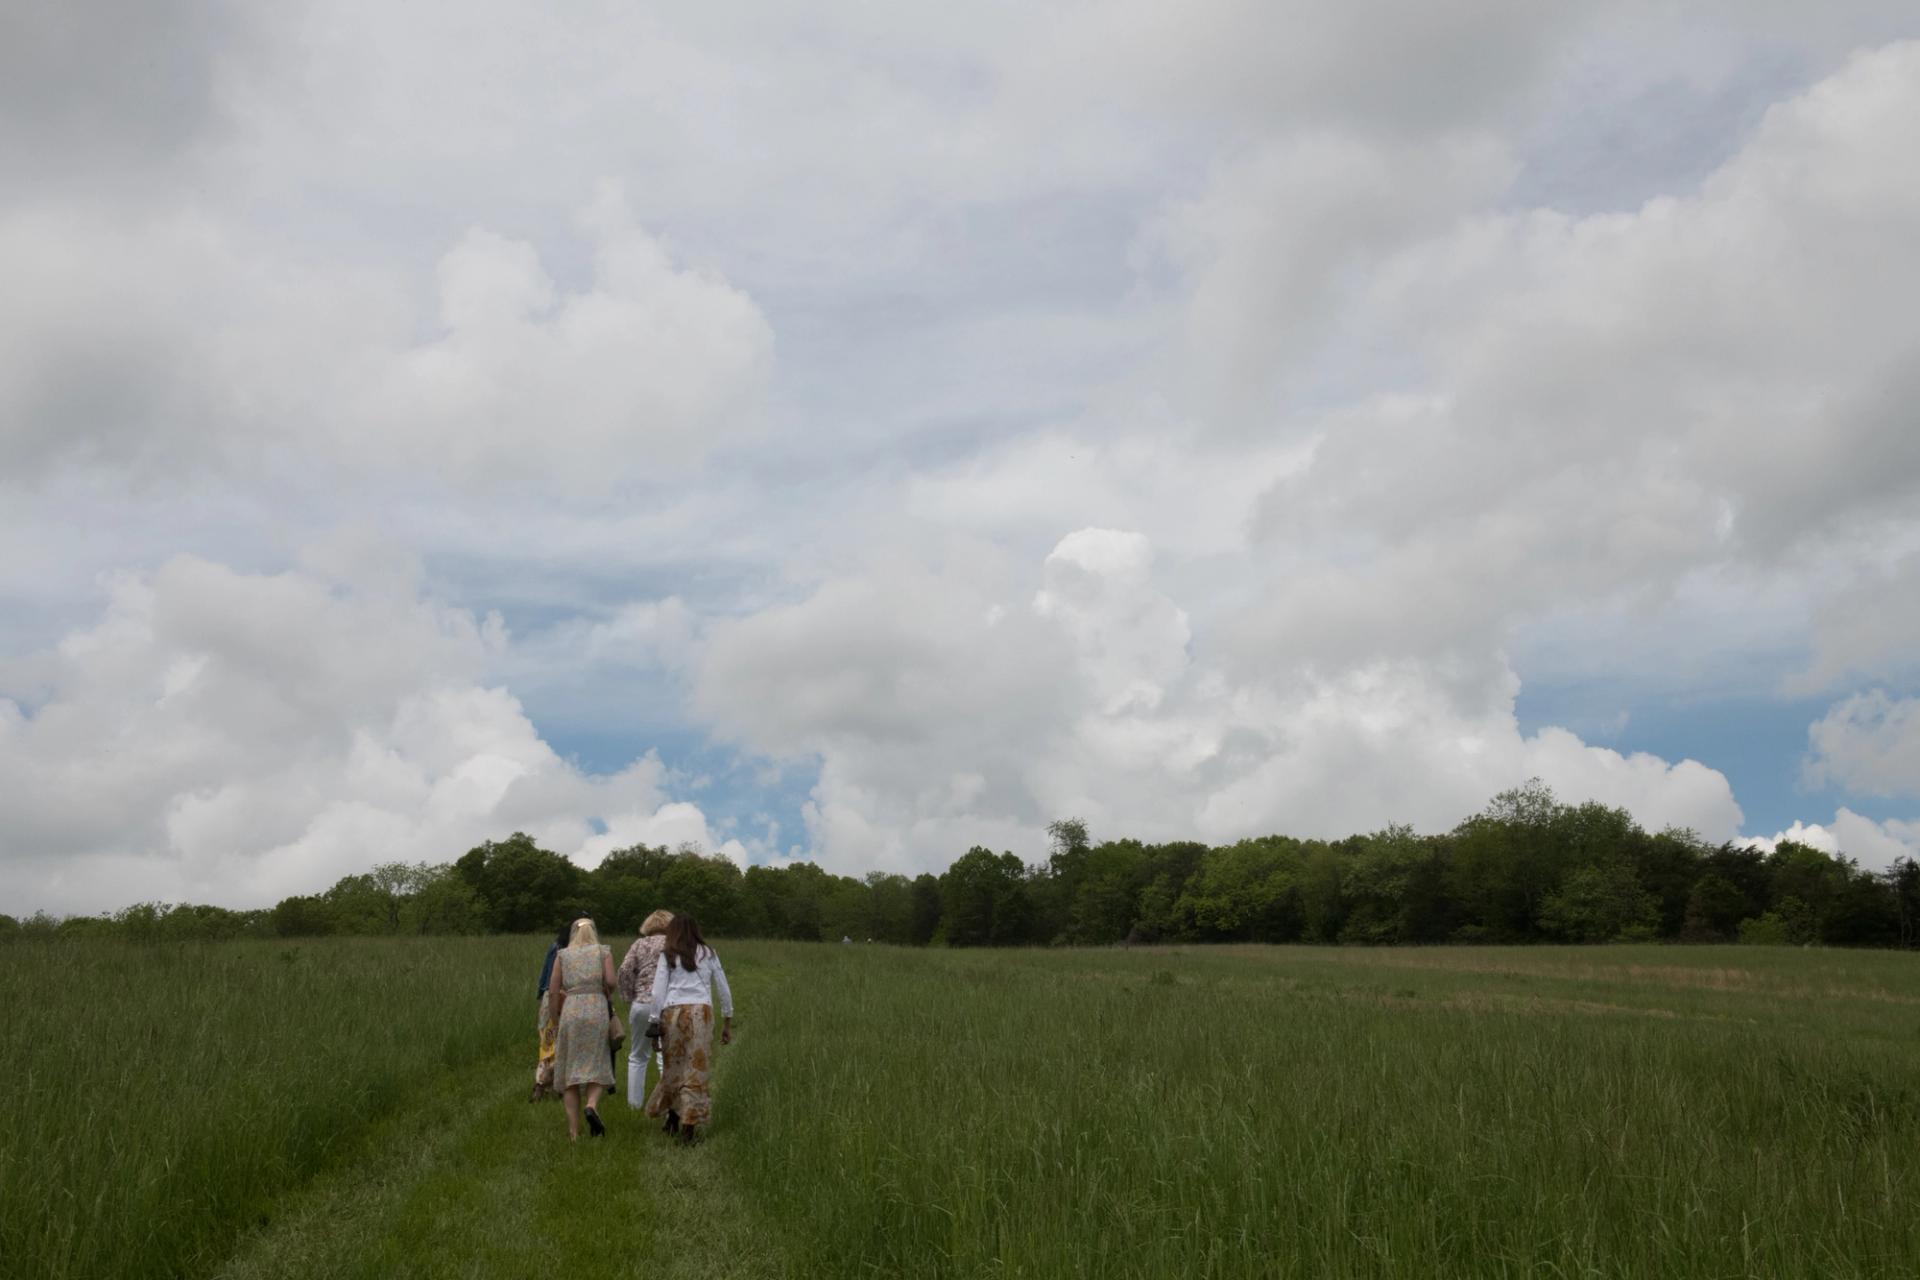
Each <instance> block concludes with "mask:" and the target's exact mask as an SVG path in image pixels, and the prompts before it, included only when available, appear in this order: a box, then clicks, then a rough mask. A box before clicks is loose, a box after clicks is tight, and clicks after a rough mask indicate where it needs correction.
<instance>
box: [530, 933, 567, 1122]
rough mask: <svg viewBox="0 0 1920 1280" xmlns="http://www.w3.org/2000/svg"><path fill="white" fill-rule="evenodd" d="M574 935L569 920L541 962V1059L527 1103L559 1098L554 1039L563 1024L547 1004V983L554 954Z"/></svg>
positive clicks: (538, 1015)
mask: <svg viewBox="0 0 1920 1280" xmlns="http://www.w3.org/2000/svg"><path fill="white" fill-rule="evenodd" d="M572 932H573V920H572V919H571V918H569V919H568V920H567V922H566V923H565V924H563V925H561V926H560V932H558V933H556V934H554V935H553V941H552V942H550V943H548V944H547V958H546V959H544V960H542V961H541V962H540V1005H539V1009H538V1010H537V1013H536V1020H535V1022H534V1026H535V1027H536V1028H537V1029H538V1032H539V1036H540V1056H539V1057H538V1058H535V1059H534V1063H533V1094H532V1096H531V1097H529V1098H528V1099H527V1101H528V1102H539V1101H540V1100H541V1099H543V1098H557V1097H559V1096H560V1091H559V1090H558V1089H556V1088H554V1087H553V1037H554V1033H555V1032H557V1031H558V1030H559V1029H560V1021H559V1019H558V1018H557V1017H555V1016H554V1012H553V1008H552V1005H551V1004H550V1002H549V1001H548V1000H547V980H548V979H549V978H550V977H551V976H552V974H553V957H554V954H555V953H556V952H558V951H559V950H560V948H562V947H564V946H566V945H567V936H568V935H569V934H571V933H572Z"/></svg>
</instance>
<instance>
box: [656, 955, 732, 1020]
mask: <svg viewBox="0 0 1920 1280" xmlns="http://www.w3.org/2000/svg"><path fill="white" fill-rule="evenodd" d="M709 988H711V989H712V991H713V992H714V993H715V994H717V995H718V996H719V997H720V1016H721V1017H723V1018H731V1017H732V1016H733V992H732V991H730V990H728V988H727V971H726V970H725V969H722V968H721V967H720V957H719V956H717V955H715V954H713V948H712V947H701V948H700V950H699V951H698V952H696V953H695V954H694V966H693V968H692V969H682V968H681V967H680V966H679V964H678V962H677V961H673V960H669V959H668V958H667V957H666V956H661V957H660V963H659V964H658V965H656V966H654V970H653V1007H654V1009H655V1010H656V1011H657V1010H661V1009H669V1008H672V1007H673V1006H674V1005H676V1004H711V1003H713V1001H712V999H711V998H710V997H709V996H708V994H707V992H708V989H709Z"/></svg>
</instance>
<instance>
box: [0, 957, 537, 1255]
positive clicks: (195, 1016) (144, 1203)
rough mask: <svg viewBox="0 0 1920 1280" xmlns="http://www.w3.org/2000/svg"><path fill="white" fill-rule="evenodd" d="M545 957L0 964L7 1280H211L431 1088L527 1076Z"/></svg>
mask: <svg viewBox="0 0 1920 1280" xmlns="http://www.w3.org/2000/svg"><path fill="white" fill-rule="evenodd" d="M543 945H544V944H543V942H542V940H540V939H532V938H488V939H436V940H432V941H427V940H420V941H412V940H392V941H374V940H367V939H359V940H337V941H335V940H328V941H313V942H302V943H285V944H279V943H225V944H219V943H216V944H198V945H196V944H173V945H159V946H141V945H138V944H132V943H125V942H59V941H55V942H45V943H36V942H15V943H13V944H10V945H9V946H7V947H5V948H4V949H0V1008H4V1009H5V1010H6V1020H7V1027H6V1035H5V1038H4V1039H3V1040H0V1080H5V1081H6V1088H5V1090H4V1092H3V1093H0V1274H6V1275H23V1276H24V1275H33V1276H38V1277H47V1278H50V1280H58V1278H62V1277H79V1276H86V1277H95V1276H127V1277H142V1276H155V1277H159V1276H180V1275H191V1274H195V1273H199V1272H204V1271H206V1270H208V1269H209V1268H211V1267H212V1266H213V1265H214V1264H215V1263H216V1262H217V1261H218V1260H219V1259H220V1258H221V1257H222V1256H224V1254H225V1252H226V1251H227V1249H228V1248H229V1247H230V1245H231V1244H232V1242H233V1240H234V1239H235V1237H236V1235H237V1234H238V1233H239V1232H240V1231H241V1230H242V1229H244V1228H246V1227H248V1226H250V1225H253V1224H255V1223H258V1222H260V1221H261V1220H263V1218H264V1217H265V1216H266V1215H267V1214H268V1213H269V1211H270V1210H271V1208H272V1206H273V1204H274V1201H275V1198H276V1197H277V1196H278V1195H280V1194H281V1193H283V1192H285V1191H286V1190H288V1189H289V1188H291V1187H293V1186H295V1185H297V1184H299V1183H301V1182H302V1181H303V1180H305V1179H307V1178H308V1177H310V1176H311V1175H312V1174H313V1173H315V1172H316V1171H317V1170H319V1169H321V1168H323V1167H326V1166H327V1165H328V1164H329V1163H330V1162H331V1161H333V1160H334V1159H336V1158H337V1157H339V1156H341V1155H342V1154H343V1153H345V1152H348V1151H350V1150H351V1146H352V1143H353V1142H354V1140H355V1138H356V1136H357V1135H358V1134H359V1133H360V1131H361V1130H362V1129H363V1128H364V1127H365V1126H366V1125H367V1124H368V1123H369V1122H371V1121H373V1120H375V1119H377V1118H379V1117H380V1116H382V1115H384V1114H387V1113H389V1112H391V1111H393V1110H394V1109H395V1108H398V1107H402V1106H404V1105H406V1104H407V1103H408V1102H409V1101H410V1100H411V1099H412V1098H414V1097H416V1096H417V1095H418V1094H419V1092H420V1091H421V1090H423V1089H425V1088H428V1087H432V1086H433V1085H434V1084H435V1082H441V1083H442V1084H444V1082H445V1081H446V1080H448V1079H449V1078H450V1073H458V1072H460V1071H462V1070H465V1069H468V1068H470V1067H471V1066H472V1065H473V1064H475V1063H476V1062H485V1061H496V1062H497V1061H498V1060H499V1059H500V1058H501V1056H502V1055H504V1054H507V1053H510V1052H513V1051H515V1050H518V1051H519V1052H521V1053H523V1054H525V1055H526V1056H527V1066H528V1069H529V1072H530V1071H531V1067H532V1059H531V1046H532V1037H533V1017H534V1014H533V1009H534V986H535V978H536V975H537V971H538V969H539V963H540V954H541V950H542V947H543ZM529 1079H530V1077H529Z"/></svg>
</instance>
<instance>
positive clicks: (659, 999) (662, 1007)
mask: <svg viewBox="0 0 1920 1280" xmlns="http://www.w3.org/2000/svg"><path fill="white" fill-rule="evenodd" d="M652 999H653V1017H654V1021H656V1022H658V1021H659V1020H660V1015H661V1014H662V1013H664V1012H665V1011H666V1005H667V958H666V957H665V956H661V957H660V958H659V959H658V960H656V961H654V963H653V992H652Z"/></svg>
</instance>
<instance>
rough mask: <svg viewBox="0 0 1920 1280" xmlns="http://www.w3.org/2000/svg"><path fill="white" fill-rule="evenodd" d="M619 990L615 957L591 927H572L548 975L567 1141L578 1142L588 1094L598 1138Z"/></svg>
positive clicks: (556, 1080) (581, 923)
mask: <svg viewBox="0 0 1920 1280" xmlns="http://www.w3.org/2000/svg"><path fill="white" fill-rule="evenodd" d="M615 989H616V983H615V981H614V976H613V953H612V952H611V951H609V950H608V949H607V948H605V947H603V946H601V945H600V934H599V932H598V931H597V930H595V929H594V927H593V921H591V920H589V919H587V918H586V917H585V916H582V917H581V918H580V919H578V920H575V921H574V922H573V931H572V933H570V934H569V935H568V938H567V945H566V946H565V947H564V948H562V949H561V950H560V951H559V952H557V953H555V955H554V957H553V971H552V972H551V973H549V974H548V975H547V999H548V1000H549V1001H551V1002H552V1008H553V1013H554V1018H555V1022H556V1027H557V1029H556V1030H555V1032H554V1036H553V1087H554V1088H555V1089H558V1090H560V1091H561V1096H562V1097H563V1098H565V1099H566V1103H567V1137H568V1138H569V1139H571V1140H573V1141H576V1142H577V1141H579V1139H580V1113H581V1106H580V1100H581V1099H580V1095H581V1092H582V1091H583V1090H584V1091H585V1093H586V1116H587V1127H588V1128H589V1129H591V1130H592V1131H593V1136H594V1137H596V1138H598V1137H601V1136H602V1135H604V1134H605V1133H606V1131H607V1127H606V1126H605V1125H604V1124H602V1123H600V1111H599V1107H600V1095H601V1094H602V1093H604V1092H605V1091H606V1090H607V1089H609V1088H611V1087H612V1086H613V1061H612V1059H611V1058H610V1057H609V1056H608V1054H607V1017H608V1012H607V1011H608V1007H609V1006H608V997H610V996H611V995H612V994H613V993H614V991H615Z"/></svg>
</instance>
